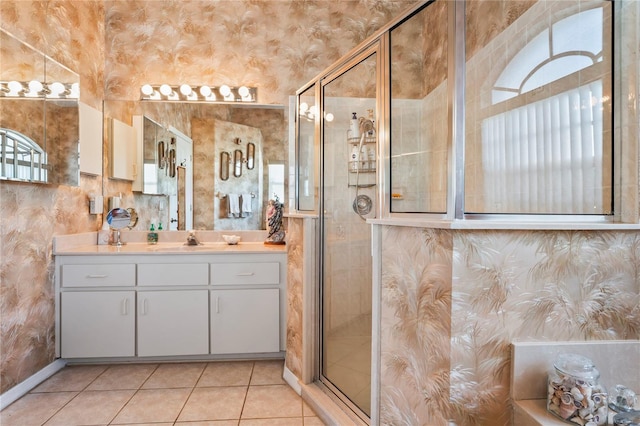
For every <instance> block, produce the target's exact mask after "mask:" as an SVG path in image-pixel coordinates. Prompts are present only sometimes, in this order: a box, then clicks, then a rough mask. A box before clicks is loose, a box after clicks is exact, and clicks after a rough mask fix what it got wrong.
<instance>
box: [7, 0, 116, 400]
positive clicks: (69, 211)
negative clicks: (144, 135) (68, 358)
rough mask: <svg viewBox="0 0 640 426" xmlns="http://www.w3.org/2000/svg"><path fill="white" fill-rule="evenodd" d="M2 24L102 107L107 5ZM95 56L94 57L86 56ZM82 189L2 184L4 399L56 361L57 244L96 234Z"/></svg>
mask: <svg viewBox="0 0 640 426" xmlns="http://www.w3.org/2000/svg"><path fill="white" fill-rule="evenodd" d="M0 20H1V21H0V24H1V26H2V28H3V29H5V30H7V31H9V32H10V33H12V34H14V35H15V36H17V37H19V38H20V39H22V40H24V41H26V42H27V43H29V44H31V45H33V46H34V47H36V48H37V49H39V50H41V51H42V52H45V53H47V54H48V55H49V56H51V57H53V58H54V59H55V60H57V61H58V62H60V63H63V64H65V65H67V66H68V67H70V68H72V69H76V70H81V71H82V72H81V78H80V84H81V87H82V93H81V100H82V101H83V102H85V103H87V104H89V105H91V106H92V107H94V108H99V109H101V108H102V105H101V104H102V102H101V101H102V98H103V89H102V71H103V67H102V64H103V63H104V56H103V51H104V48H103V42H104V41H103V40H104V26H103V22H104V9H103V6H102V2H101V1H82V2H71V1H40V2H37V1H5V0H3V1H2V2H0ZM87 52H91V54H90V55H89V54H87ZM100 193H102V179H101V178H100V177H90V176H84V175H83V176H81V178H80V184H79V186H78V187H69V186H54V185H35V184H27V183H15V182H6V181H3V182H0V242H1V247H0V271H1V272H0V292H1V293H0V342H1V343H0V382H1V383H0V392H5V391H6V390H8V389H9V388H11V387H13V386H14V385H15V384H16V383H19V382H21V381H22V380H24V379H26V378H27V377H29V376H30V375H32V374H33V373H35V372H37V371H38V370H40V369H41V368H43V367H44V366H46V365H47V364H48V363H50V362H51V361H53V359H54V338H55V336H54V330H53V329H54V303H53V263H52V256H51V241H52V237H53V236H54V235H57V234H71V233H77V232H86V231H94V230H96V229H97V228H98V226H99V224H100V223H101V218H100V217H99V216H96V215H89V210H88V201H87V195H88V194H100Z"/></svg>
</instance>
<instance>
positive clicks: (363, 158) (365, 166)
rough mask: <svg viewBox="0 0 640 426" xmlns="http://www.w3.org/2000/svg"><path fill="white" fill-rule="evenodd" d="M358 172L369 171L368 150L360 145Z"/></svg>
mask: <svg viewBox="0 0 640 426" xmlns="http://www.w3.org/2000/svg"><path fill="white" fill-rule="evenodd" d="M360 167H361V169H360V170H369V148H368V147H367V146H366V145H362V149H361V150H360Z"/></svg>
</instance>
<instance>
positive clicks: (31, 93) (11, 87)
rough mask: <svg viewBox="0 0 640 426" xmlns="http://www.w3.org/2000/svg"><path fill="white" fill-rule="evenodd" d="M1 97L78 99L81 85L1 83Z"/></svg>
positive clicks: (28, 82) (35, 81) (32, 82)
mask: <svg viewBox="0 0 640 426" xmlns="http://www.w3.org/2000/svg"><path fill="white" fill-rule="evenodd" d="M0 97H7V98H32V99H43V98H46V99H78V98H79V97H80V85H79V84H78V83H61V82H59V81H55V82H52V83H42V82H40V81H37V80H31V81H15V80H13V81H0Z"/></svg>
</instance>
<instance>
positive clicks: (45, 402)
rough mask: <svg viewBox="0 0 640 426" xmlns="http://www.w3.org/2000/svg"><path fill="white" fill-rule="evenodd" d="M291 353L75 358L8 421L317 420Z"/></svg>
mask: <svg viewBox="0 0 640 426" xmlns="http://www.w3.org/2000/svg"><path fill="white" fill-rule="evenodd" d="M283 365H284V361H282V360H265V361H224V362H222V361H216V362H193V363H170V364H117V365H83V366H68V367H65V368H64V369H62V370H60V371H59V372H58V373H56V374H55V375H53V376H52V377H50V378H49V379H48V380H46V381H45V382H43V383H41V384H40V385H39V386H38V387H36V388H35V389H33V390H32V391H31V392H29V393H28V394H26V395H25V396H23V397H22V398H20V399H19V400H17V401H16V402H14V403H13V404H11V405H10V406H8V407H7V408H5V409H4V410H2V412H0V425H2V426H32V425H33V426H43V425H46V426H80V425H82V426H88V425H99V426H103V425H105V426H106V425H136V426H143V425H144V426H149V425H153V426H173V425H175V426H231V425H234V426H262V425H269V426H317V425H323V423H322V421H321V420H320V419H319V418H318V417H317V416H316V414H315V413H314V412H313V411H312V410H311V408H310V407H309V406H308V405H307V404H306V403H304V402H303V401H302V398H300V396H299V395H297V394H296V393H295V392H294V391H293V390H292V389H291V388H290V387H289V386H288V385H287V384H286V383H285V382H284V380H283V379H282V371H283Z"/></svg>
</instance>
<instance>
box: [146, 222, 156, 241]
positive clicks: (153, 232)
mask: <svg viewBox="0 0 640 426" xmlns="http://www.w3.org/2000/svg"><path fill="white" fill-rule="evenodd" d="M147 243H149V244H157V243H158V233H157V232H156V228H155V227H154V226H153V223H152V224H151V228H149V232H148V233H147Z"/></svg>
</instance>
